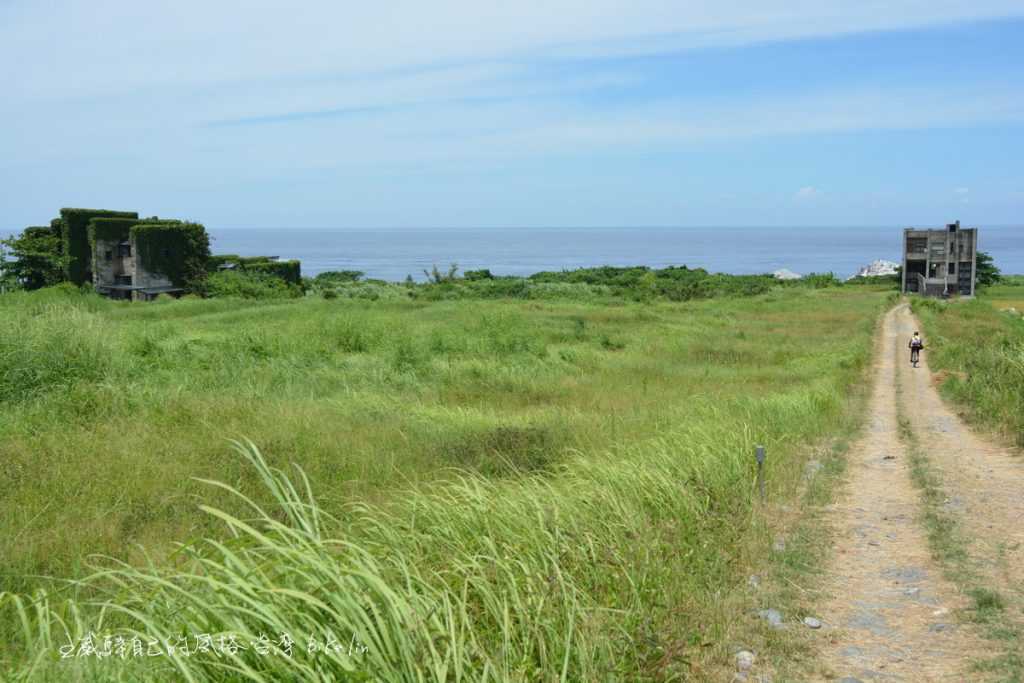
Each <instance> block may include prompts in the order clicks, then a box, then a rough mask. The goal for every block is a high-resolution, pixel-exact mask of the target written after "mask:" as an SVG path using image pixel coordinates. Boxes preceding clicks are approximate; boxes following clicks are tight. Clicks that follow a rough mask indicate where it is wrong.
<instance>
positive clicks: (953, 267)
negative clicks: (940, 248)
mask: <svg viewBox="0 0 1024 683" xmlns="http://www.w3.org/2000/svg"><path fill="white" fill-rule="evenodd" d="M949 274H950V275H956V264H955V263H950V264H949Z"/></svg>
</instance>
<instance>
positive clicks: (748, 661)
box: [736, 650, 757, 671]
mask: <svg viewBox="0 0 1024 683" xmlns="http://www.w3.org/2000/svg"><path fill="white" fill-rule="evenodd" d="M755 659H757V657H756V655H754V653H753V652H751V651H750V650H740V651H739V652H737V653H736V669H737V670H739V671H750V669H751V667H753V666H754V660H755Z"/></svg>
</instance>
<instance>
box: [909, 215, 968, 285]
mask: <svg viewBox="0 0 1024 683" xmlns="http://www.w3.org/2000/svg"><path fill="white" fill-rule="evenodd" d="M977 255H978V230H977V228H963V229H961V228H960V221H957V222H956V223H950V224H949V225H947V226H946V227H945V228H944V229H940V230H929V229H919V228H907V229H905V230H904V231H903V278H902V291H903V292H904V293H915V294H921V295H923V296H940V297H944V296H954V295H959V296H974V283H975V277H976V274H975V270H976V268H977Z"/></svg>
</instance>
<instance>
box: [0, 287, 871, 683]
mask: <svg viewBox="0 0 1024 683" xmlns="http://www.w3.org/2000/svg"><path fill="white" fill-rule="evenodd" d="M858 289H860V288H858ZM62 297H63V298H62ZM882 298H883V297H882V295H881V294H879V293H877V292H873V291H870V290H863V291H857V292H851V291H848V290H844V291H837V290H821V291H795V292H784V293H778V294H772V295H769V296H766V297H759V298H756V299H749V300H722V301H718V302H714V303H713V304H712V303H701V304H687V305H669V304H658V305H635V304H631V305H628V306H618V307H607V306H600V307H599V306H593V307H590V306H580V305H578V304H571V303H562V302H556V303H545V304H536V303H533V304H507V303H492V302H488V303H484V304H478V305H472V304H469V303H467V302H459V303H457V304H448V303H436V304H421V303H403V304H401V305H399V306H393V305H391V304H384V303H377V304H372V305H365V304H358V303H352V302H346V301H343V300H341V299H336V300H330V301H319V302H318V301H308V300H306V301H298V302H287V303H283V304H281V303H276V304H266V303H254V304H251V305H248V306H243V307H240V308H239V307H238V306H237V304H236V306H234V307H232V306H226V305H224V303H223V302H219V301H211V302H193V301H181V302H171V303H166V304H157V305H155V306H146V307H140V306H121V305H116V304H112V303H108V302H97V301H95V300H93V299H91V298H85V299H81V300H80V299H76V298H73V297H72V298H68V297H66V296H65V295H63V294H61V295H58V294H54V293H45V292H43V293H37V294H36V295H24V296H21V295H19V297H15V298H14V299H10V300H7V301H3V300H0V307H6V310H5V312H7V313H9V314H11V315H12V316H17V318H18V322H19V325H20V326H21V327H22V328H23V329H29V328H33V330H32V331H30V333H29V334H25V335H22V336H14V335H10V336H5V337H4V338H3V347H0V348H3V349H4V350H5V353H7V352H8V351H9V352H10V353H12V354H13V355H12V356H11V357H12V358H14V359H15V360H11V361H5V362H7V363H9V364H8V365H5V366H4V367H5V368H6V367H13V368H19V367H21V364H22V363H24V361H18V360H17V358H33V359H35V358H40V359H46V358H48V357H49V356H47V355H46V352H42V351H41V352H40V353H39V354H38V355H33V354H34V351H33V348H34V347H35V345H36V344H38V343H40V342H41V341H43V340H45V339H46V338H47V337H46V335H47V334H48V332H47V330H50V329H51V328H50V327H49V326H50V325H51V322H49V321H48V319H47V317H46V316H47V315H48V313H47V311H48V310H49V308H48V307H51V306H56V307H57V308H58V309H60V308H65V307H66V308H68V309H72V310H74V311H77V313H76V315H79V316H81V317H82V319H83V322H82V324H81V325H79V326H76V327H74V328H72V330H73V331H72V332H67V334H69V335H80V336H81V338H80V339H75V338H71V339H69V340H68V343H71V344H78V343H82V346H84V347H85V348H89V344H88V343H84V342H90V341H91V342H92V343H95V344H97V345H98V347H99V348H100V349H101V351H102V353H100V354H99V355H100V357H102V358H103V359H105V360H104V361H103V362H104V363H106V364H100V365H98V366H97V365H95V364H93V363H86V364H85V365H84V366H82V367H83V368H87V370H86V369H74V368H78V366H77V365H71V366H69V367H71V368H72V369H71V370H69V371H68V372H66V373H63V374H62V373H58V372H56V371H54V372H49V371H48V374H45V377H46V378H49V379H44V380H40V381H39V382H37V388H36V390H35V391H34V393H33V394H32V395H17V396H14V397H13V398H7V399H5V401H6V402H5V403H4V406H5V407H6V408H7V409H8V410H7V411H6V412H5V414H4V415H5V417H4V418H0V420H2V421H0V429H3V430H4V435H5V436H6V437H9V438H7V439H5V440H4V443H5V444H7V445H5V446H3V447H0V448H5V449H6V450H5V452H4V455H11V456H12V457H11V458H9V459H7V460H4V462H5V466H10V465H9V464H8V463H12V462H13V467H12V468H11V472H12V473H13V474H14V475H15V477H16V478H15V479H14V480H13V485H12V486H11V487H10V488H9V489H8V491H7V493H10V494H11V495H10V496H7V497H4V499H3V500H0V506H3V509H4V511H5V513H7V515H8V516H6V517H5V519H10V520H11V522H9V523H7V524H8V527H9V529H10V530H11V531H12V533H11V534H8V538H9V539H11V538H12V537H13V540H8V541H6V545H5V546H4V549H5V551H9V552H8V554H6V555H5V559H4V563H5V564H4V570H5V573H6V577H5V582H4V586H5V587H8V588H7V589H8V590H11V592H9V593H6V594H5V595H4V597H3V606H2V617H0V628H2V629H3V631H4V634H5V638H3V640H4V641H5V642H6V643H7V645H6V646H5V647H4V650H3V653H2V655H0V657H2V658H3V660H4V661H5V662H6V666H7V667H8V669H9V670H10V671H12V672H14V673H13V674H12V675H15V676H16V677H19V678H24V679H29V680H53V679H67V680H75V679H78V680H168V679H173V678H175V677H177V678H181V679H184V680H268V681H269V680H309V679H313V680H317V679H320V680H389V681H390V680H431V681H441V680H444V681H447V680H474V681H475V680H494V681H516V680H521V681H533V680H629V681H635V680H672V679H680V678H683V679H686V678H690V679H695V680H699V679H700V677H701V676H702V674H701V671H703V669H701V668H700V666H702V663H705V662H707V661H711V662H722V661H726V660H727V659H728V655H729V652H728V649H729V647H730V642H729V634H730V633H731V629H732V620H734V619H735V618H736V615H735V614H734V613H732V612H730V610H729V609H728V608H727V604H728V601H729V592H730V591H731V590H732V588H733V587H735V586H736V585H738V584H739V583H740V582H741V575H742V572H743V569H744V557H745V554H746V552H747V551H746V550H745V545H746V544H748V543H752V542H753V541H754V539H755V537H756V536H757V534H758V533H760V532H761V531H763V529H762V527H761V526H760V522H759V520H758V518H757V516H756V515H754V514H752V498H751V493H752V481H753V477H752V467H753V465H752V458H751V457H750V454H751V452H752V448H753V445H754V443H755V442H757V443H764V444H766V445H767V446H768V448H769V453H770V454H771V457H770V459H769V472H768V475H769V482H770V485H771V495H772V497H773V499H785V498H786V497H787V496H789V495H792V493H793V492H794V491H795V490H796V487H797V484H798V482H799V480H800V478H801V474H802V471H803V461H804V459H805V458H806V457H807V455H808V452H809V451H808V445H809V444H811V443H814V442H815V441H816V440H818V439H820V438H821V437H822V436H824V435H826V434H828V433H830V432H832V431H834V430H836V429H838V428H840V427H842V426H844V425H847V424H849V422H850V421H851V420H852V419H855V415H852V414H851V413H850V410H849V408H850V406H849V403H848V401H847V396H848V390H849V387H850V386H851V385H854V384H856V383H857V381H858V380H859V378H860V376H861V371H862V368H863V366H864V364H865V362H866V361H867V358H868V355H869V350H870V348H871V334H872V331H873V326H874V319H875V314H876V313H877V311H878V310H879V306H880V304H881V303H882ZM35 328H37V329H35ZM89 353H92V352H91V351H90V352H89ZM58 356H59V354H58ZM53 364H54V367H55V368H59V367H61V362H60V361H59V358H58V357H57V356H55V357H54V360H53ZM96 367H98V368H99V370H96V369H95V368H96ZM94 372H98V373H99V375H96V374H91V373H94ZM89 397H92V400H91V401H90V400H89ZM12 416H13V417H12ZM231 433H248V434H250V435H252V436H253V440H254V442H256V443H258V444H259V449H257V448H256V447H255V446H253V445H252V444H246V445H239V446H238V449H237V453H236V454H234V455H232V454H230V453H229V452H228V450H227V449H225V447H224V445H223V444H224V442H223V439H222V437H221V435H224V434H231ZM12 442H13V443H14V444H15V446H13V447H12V446H11V445H10V444H11V443H12ZM207 442H208V443H207ZM29 444H32V445H31V446H30V445H29ZM102 449H105V450H102ZM192 451H195V452H192ZM112 453H123V455H117V456H116V457H115V458H113V461H114V463H115V464H116V465H117V467H111V462H110V460H108V461H106V462H104V460H103V458H102V457H99V456H103V455H107V456H110V455H111V454H112ZM293 462H294V463H296V464H297V465H298V468H292V467H291V464H290V463H293ZM17 468H22V469H21V470H20V471H19V470H18V469H17ZM285 471H288V472H289V474H288V475H286V474H285ZM303 472H304V474H303ZM307 475H308V478H307ZM190 476H196V477H200V478H201V479H204V480H205V483H201V482H197V481H195V480H192V479H190V478H189V477H190ZM8 481H11V480H8ZM213 482H217V483H213ZM314 490H315V491H316V495H314V493H313V491H314ZM54 497H56V498H57V499H58V500H59V501H60V504H58V505H54V504H53V502H52V501H53V500H54ZM199 503H201V504H202V505H203V507H202V510H203V513H202V514H199V513H197V512H195V510H196V506H197V504H199ZM40 520H42V522H40ZM81 532H86V533H88V532H93V533H92V535H91V536H89V535H87V536H86V537H85V540H84V541H83V540H82V538H80V537H79V535H78V534H79V533H81ZM96 532H99V533H96ZM168 538H179V539H189V538H193V539H198V540H194V541H190V542H187V543H186V544H185V545H183V546H181V547H179V548H178V549H177V550H175V551H173V552H168V549H167V548H166V542H167V539H168ZM134 542H141V543H143V544H145V545H146V546H148V547H149V549H150V552H149V553H146V554H144V553H142V552H141V551H138V550H134V551H133V550H132V548H133V543H134ZM93 551H100V552H105V553H106V554H108V555H112V556H115V557H117V558H118V559H117V560H110V559H108V560H97V559H95V558H94V559H92V560H90V561H89V562H84V558H85V556H86V554H87V553H88V552H93ZM32 567H35V568H37V569H38V570H39V571H37V572H31V571H29V572H26V571H25V570H26V569H29V568H32ZM28 573H44V574H57V575H64V576H68V577H69V578H72V579H76V580H74V581H72V582H70V583H66V584H64V583H62V582H61V581H49V580H40V579H33V578H31V577H28V576H26V574H28ZM111 630H113V631H116V632H117V633H119V634H122V636H123V635H124V634H129V635H130V634H131V633H138V634H144V635H145V638H146V639H147V640H148V639H150V638H156V639H158V640H161V639H169V640H171V641H172V642H173V641H174V640H175V639H177V638H178V637H179V636H188V635H191V636H193V637H194V636H196V635H199V634H211V635H218V634H233V635H235V636H236V637H237V638H238V639H239V640H240V641H243V642H244V643H246V644H247V643H248V641H249V640H258V639H259V637H260V635H261V634H265V635H266V636H268V637H270V638H274V639H277V638H278V637H279V636H280V635H281V633H289V634H290V635H291V637H292V638H294V639H295V640H296V641H297V645H296V649H297V650H301V653H298V652H297V653H296V654H295V656H293V657H292V658H291V659H288V658H283V657H274V656H271V655H266V656H260V655H258V654H256V653H255V652H253V651H252V650H251V649H250V650H246V651H242V652H240V653H238V654H237V655H236V656H234V657H226V658H225V657H220V658H218V657H211V656H209V655H202V654H198V655H193V656H187V657H186V656H183V655H179V656H176V657H154V658H130V657H129V658H127V659H126V660H121V659H120V658H116V657H114V658H110V659H104V660H96V659H92V658H73V659H69V660H61V659H60V658H59V648H60V646H61V645H64V644H66V643H67V642H69V640H70V642H78V641H79V639H81V638H83V637H85V636H86V635H87V634H88V633H90V632H95V633H98V634H100V637H101V638H102V634H104V633H107V632H109V631H111ZM329 634H330V635H333V637H334V638H335V639H336V640H337V641H339V642H340V643H346V644H347V643H351V642H353V638H354V642H357V643H359V644H361V646H362V647H365V651H361V652H359V653H358V655H359V656H358V657H356V656H354V655H350V654H349V652H348V650H347V648H343V649H342V651H339V652H332V653H327V654H324V653H320V654H319V655H318V656H308V655H307V654H306V652H305V646H306V640H307V639H308V638H310V637H311V636H315V637H316V638H317V639H318V641H321V642H322V641H323V640H324V638H325V637H326V636H327V635H329ZM360 649H362V648H360Z"/></svg>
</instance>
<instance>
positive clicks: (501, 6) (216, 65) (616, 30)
mask: <svg viewBox="0 0 1024 683" xmlns="http://www.w3.org/2000/svg"><path fill="white" fill-rule="evenodd" d="M1022 15H1024V5H1022V4H1021V3H1020V2H1019V0H976V1H974V2H968V1H966V0H901V1H895V2H894V1H892V0H862V1H861V2H857V3H852V2H845V1H842V0H720V1H719V2H715V3H707V2H699V1H697V0H688V1H687V0H635V1H634V2H630V3H624V2H621V1H620V0H560V1H559V2H553V1H552V0H519V1H518V2H505V3H495V2H478V1H476V0H438V1H436V2H422V0H390V1H386V2H376V3H356V2H352V1H349V2H337V1H336V0H310V1H308V2H303V3H298V4H296V3H281V2H278V1H277V0H250V1H249V2H246V3H244V5H239V4H237V3H220V2H209V1H208V0H154V1H150V2H135V1H130V0H93V1H92V2H81V0H53V1H52V2H33V1H31V0H14V1H13V2H12V1H8V2H4V3H0V63H2V64H4V65H5V66H7V67H8V68H5V69H3V70H2V71H0V91H2V92H4V95H5V97H7V98H13V99H22V98H23V99H49V98H59V97H64V96H67V95H70V96H101V95H105V94H110V93H116V92H124V91H126V90H129V89H132V88H138V87H146V86H150V87H161V86H167V85H183V84H185V85H199V84H207V85H209V84H224V83H232V82H239V81H248V80H261V81H266V80H267V79H284V78H296V77H309V76H335V77H353V76H359V75H366V74H375V73H381V72H384V71H393V70H415V69H422V68H425V67H437V66H443V65H452V64H473V63H479V62H488V61H494V60H518V59H525V58H529V59H536V58H537V57H538V56H541V57H543V56H547V57H564V56H570V57H579V56H588V57H592V56H617V55H635V54H649V53H659V52H670V51H679V50H685V49H692V48H702V47H713V46H735V45H742V44H749V43H757V42H763V41H774V40H786V39H795V38H810V37H821V36H832V35H839V34H848V33H855V32H860V31H877V30H895V29H905V28H912V27H920V26H929V25H936V24H944V23H953V22H962V21H977V20H984V19H993V18H998V17H1007V16H1022ZM42 45H45V46H46V48H45V49H41V48H40V46H42ZM15 64H17V67H16V68H9V67H10V66H11V65H15Z"/></svg>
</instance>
